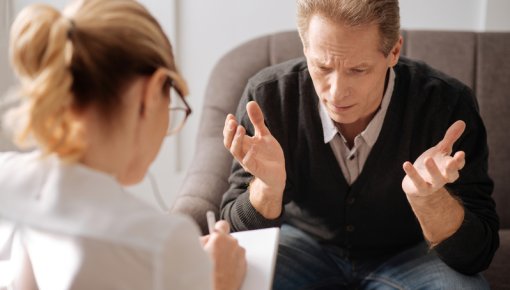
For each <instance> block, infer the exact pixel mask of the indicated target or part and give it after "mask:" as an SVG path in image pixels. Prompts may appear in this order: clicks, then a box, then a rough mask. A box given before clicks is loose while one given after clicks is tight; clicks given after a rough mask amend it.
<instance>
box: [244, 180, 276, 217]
mask: <svg viewBox="0 0 510 290" xmlns="http://www.w3.org/2000/svg"><path fill="white" fill-rule="evenodd" d="M284 184H285V183H284ZM284 190H285V185H284V186H281V187H271V186H267V185H266V184H265V183H264V182H262V181H261V180H260V179H258V178H254V179H253V180H252V181H251V182H250V186H249V187H248V191H249V194H250V202H251V204H252V205H253V207H254V208H255V209H256V210H257V212H259V213H260V214H261V215H262V216H263V217H264V218H266V219H270V220H271V219H276V218H278V217H279V216H280V215H281V212H282V200H283V191H284Z"/></svg>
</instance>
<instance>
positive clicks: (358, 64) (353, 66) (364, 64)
mask: <svg viewBox="0 0 510 290" xmlns="http://www.w3.org/2000/svg"><path fill="white" fill-rule="evenodd" d="M369 66H370V64H369V63H368V62H360V63H357V64H355V65H352V66H350V68H357V67H369Z"/></svg>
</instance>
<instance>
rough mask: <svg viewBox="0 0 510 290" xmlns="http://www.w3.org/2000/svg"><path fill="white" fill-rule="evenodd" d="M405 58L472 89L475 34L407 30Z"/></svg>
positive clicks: (473, 81) (473, 84) (473, 82)
mask: <svg viewBox="0 0 510 290" xmlns="http://www.w3.org/2000/svg"><path fill="white" fill-rule="evenodd" d="M404 46H405V47H406V52H405V55H406V56H408V57H410V58H412V59H419V60H422V61H424V62H426V63H427V64H429V65H430V66H432V67H434V68H436V69H438V70H440V71H442V72H445V73H446V74H448V75H451V76H454V77H456V78H457V79H459V80H460V81H461V82H463V83H465V84H466V85H468V86H469V87H470V88H472V89H474V88H475V68H476V66H475V62H476V34H475V33H474V32H453V31H443V32H441V33H438V32H437V31H407V35H406V36H405V39H404Z"/></svg>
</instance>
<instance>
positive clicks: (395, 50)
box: [388, 35, 404, 67]
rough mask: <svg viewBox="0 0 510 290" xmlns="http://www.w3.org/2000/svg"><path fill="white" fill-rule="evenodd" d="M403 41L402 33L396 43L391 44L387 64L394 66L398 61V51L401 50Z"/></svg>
mask: <svg viewBox="0 0 510 290" xmlns="http://www.w3.org/2000/svg"><path fill="white" fill-rule="evenodd" d="M403 43H404V39H403V38H402V35H400V36H399V38H398V41H397V43H395V45H394V46H393V48H392V49H391V51H390V54H389V55H388V57H389V58H390V59H389V66H390V67H394V66H395V65H396V64H397V63H398V59H399V58H400V52H401V51H402V45H403Z"/></svg>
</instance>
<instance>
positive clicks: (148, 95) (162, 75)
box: [140, 68, 168, 114]
mask: <svg viewBox="0 0 510 290" xmlns="http://www.w3.org/2000/svg"><path fill="white" fill-rule="evenodd" d="M167 81H168V73H167V70H166V69H164V68H159V69H157V70H156V71H155V72H154V73H153V74H152V75H151V76H150V77H149V78H148V79H147V83H146V88H145V90H144V93H143V96H142V104H141V108H140V114H145V113H146V112H147V111H148V110H151V109H152V108H157V107H158V106H159V105H160V102H161V99H162V98H163V97H165V92H164V90H163V88H164V86H165V84H166V82H167Z"/></svg>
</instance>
